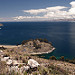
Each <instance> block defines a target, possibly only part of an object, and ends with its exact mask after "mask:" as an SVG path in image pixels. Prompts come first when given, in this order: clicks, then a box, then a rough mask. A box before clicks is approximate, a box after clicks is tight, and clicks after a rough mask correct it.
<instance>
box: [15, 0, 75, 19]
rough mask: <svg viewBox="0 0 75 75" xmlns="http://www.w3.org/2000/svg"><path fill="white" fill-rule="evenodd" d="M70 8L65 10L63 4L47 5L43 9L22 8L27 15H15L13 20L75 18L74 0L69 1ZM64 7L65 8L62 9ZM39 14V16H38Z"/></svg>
mask: <svg viewBox="0 0 75 75" xmlns="http://www.w3.org/2000/svg"><path fill="white" fill-rule="evenodd" d="M70 5H71V7H70V9H68V10H66V8H68V7H65V6H55V7H47V8H45V9H30V10H23V12H24V13H29V14H30V15H29V16H17V17H14V20H24V19H25V20H26V19H27V20H28V19H29V20H34V19H36V20H37V19H39V20H48V19H69V18H70V19H72V18H75V1H72V2H70ZM64 9H65V10H64ZM40 15H41V16H40Z"/></svg>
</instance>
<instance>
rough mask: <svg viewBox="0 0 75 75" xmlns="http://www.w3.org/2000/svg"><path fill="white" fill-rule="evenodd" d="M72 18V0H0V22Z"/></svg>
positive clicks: (73, 3)
mask: <svg viewBox="0 0 75 75" xmlns="http://www.w3.org/2000/svg"><path fill="white" fill-rule="evenodd" d="M74 18H75V1H74V0H0V22H3V21H5V22H6V21H45V20H46V21H47V20H48V21H49V20H53V19H74Z"/></svg>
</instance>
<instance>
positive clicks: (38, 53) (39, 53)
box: [30, 48, 55, 55]
mask: <svg viewBox="0 0 75 75" xmlns="http://www.w3.org/2000/svg"><path fill="white" fill-rule="evenodd" d="M54 50H55V48H53V49H52V50H50V51H47V52H37V53H35V52H34V53H30V54H31V55H41V54H48V53H51V52H53V51H54Z"/></svg>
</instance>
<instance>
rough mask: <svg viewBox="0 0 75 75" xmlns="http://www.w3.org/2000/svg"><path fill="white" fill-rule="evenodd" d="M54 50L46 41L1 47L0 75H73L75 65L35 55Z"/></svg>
mask: <svg viewBox="0 0 75 75" xmlns="http://www.w3.org/2000/svg"><path fill="white" fill-rule="evenodd" d="M1 46H2V45H1ZM54 49H55V48H54V47H53V46H52V43H51V42H49V41H48V40H47V39H34V40H24V41H22V43H21V45H16V46H11V45H9V46H7V45H6V46H5V45H3V46H2V47H0V75H74V74H75V64H72V63H69V62H65V61H58V60H56V58H55V57H50V59H44V58H40V57H39V56H36V55H35V54H39V53H41V54H42V52H43V53H48V52H52V51H53V50H54ZM53 59H54V60H53Z"/></svg>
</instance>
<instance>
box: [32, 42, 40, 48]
mask: <svg viewBox="0 0 75 75" xmlns="http://www.w3.org/2000/svg"><path fill="white" fill-rule="evenodd" d="M33 46H34V47H35V49H39V48H41V45H40V44H38V45H37V44H36V42H35V41H34V42H33Z"/></svg>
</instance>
